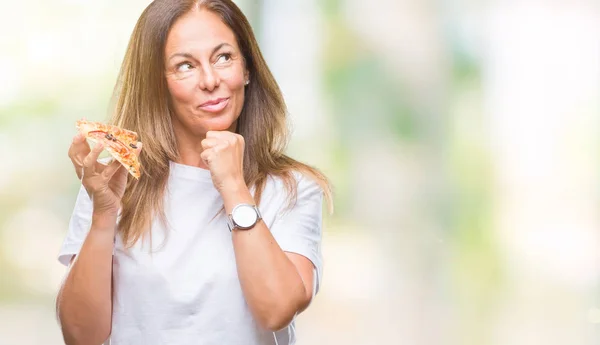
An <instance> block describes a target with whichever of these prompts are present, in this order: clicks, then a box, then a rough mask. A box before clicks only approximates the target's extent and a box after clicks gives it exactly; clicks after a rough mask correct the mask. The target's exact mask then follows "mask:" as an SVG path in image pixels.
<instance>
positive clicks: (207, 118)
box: [165, 9, 249, 136]
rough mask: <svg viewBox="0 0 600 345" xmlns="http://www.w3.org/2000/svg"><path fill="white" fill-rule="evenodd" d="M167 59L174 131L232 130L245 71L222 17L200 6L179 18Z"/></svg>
mask: <svg viewBox="0 0 600 345" xmlns="http://www.w3.org/2000/svg"><path fill="white" fill-rule="evenodd" d="M165 59H166V60H165V68H166V77H167V84H168V88H169V93H170V97H171V104H172V106H173V110H174V113H175V114H174V116H173V127H174V130H175V133H176V135H177V134H183V132H185V133H187V134H190V135H194V136H204V135H205V134H206V132H207V131H222V130H230V131H234V130H235V127H236V123H237V118H238V117H239V115H240V112H241V111H242V107H243V105H244V88H245V82H246V80H247V79H248V77H249V76H248V72H247V70H246V68H245V63H244V59H243V57H242V54H241V52H240V49H239V47H238V44H237V41H236V39H235V35H234V33H233V31H231V29H230V28H229V27H228V26H227V25H225V24H224V23H223V22H222V21H221V18H220V17H219V16H218V15H216V14H214V13H212V12H210V11H208V10H204V9H203V10H193V11H191V12H189V13H187V14H186V15H184V16H183V17H181V18H179V19H178V20H177V21H176V22H175V24H174V25H173V27H172V28H171V31H170V32H169V35H168V36H167V42H166V46H165Z"/></svg>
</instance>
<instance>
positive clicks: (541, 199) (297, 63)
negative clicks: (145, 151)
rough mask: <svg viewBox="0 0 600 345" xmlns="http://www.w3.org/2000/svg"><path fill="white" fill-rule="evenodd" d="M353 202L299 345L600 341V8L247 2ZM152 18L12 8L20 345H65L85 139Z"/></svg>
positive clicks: (10, 160)
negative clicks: (72, 153)
mask: <svg viewBox="0 0 600 345" xmlns="http://www.w3.org/2000/svg"><path fill="white" fill-rule="evenodd" d="M236 3H238V4H239V5H240V7H242V9H243V10H244V12H245V13H246V14H247V15H248V17H249V19H250V21H251V22H252V24H253V26H254V28H255V30H256V34H257V36H258V38H259V41H260V44H261V47H262V49H263V53H264V55H265V57H266V59H267V62H268V63H269V66H270V68H271V69H272V72H273V73H274V74H275V77H276V78H277V80H278V82H279V83H280V86H281V88H282V90H283V92H284V95H285V97H286V101H287V103H288V106H289V111H290V116H291V119H292V121H293V125H294V135H293V139H292V142H291V143H290V149H289V151H290V154H291V155H292V156H294V157H296V158H299V159H301V160H303V161H306V162H308V163H310V164H313V165H316V166H317V167H319V168H321V169H322V170H323V171H324V172H325V173H326V174H327V175H328V176H329V177H330V178H331V180H332V182H333V184H334V187H335V204H336V212H335V214H334V215H333V216H330V217H328V218H327V219H326V220H325V233H324V240H323V251H324V256H325V272H324V281H323V288H322V290H321V292H320V294H319V295H318V297H317V298H316V300H315V301H314V302H313V304H312V306H311V307H310V308H309V309H308V310H307V311H306V312H305V313H303V314H302V315H301V316H300V317H299V322H298V332H299V341H298V344H299V345H306V344H345V345H359V344H360V345H362V344H428V345H429V344H432V345H433V344H457V345H483V344H490V345H500V344H502V345H505V344H506V345H508V344H510V345H515V344H519V345H520V344H523V345H531V344H545V345H554V344H557V345H558V344H598V343H600V250H599V249H600V231H599V226H600V214H599V213H598V210H599V206H600V184H599V182H598V180H599V177H600V158H599V157H600V155H599V154H600V143H599V140H598V138H599V137H600V136H599V134H600V133H599V129H600V102H599V100H598V99H599V97H598V95H600V67H599V62H600V44H599V42H600V3H599V2H598V1H597V0H580V1H577V2H573V1H566V0H562V1H561V0H558V1H552V2H543V1H534V0H523V1H500V0H497V1H492V0H482V1H472V0H445V1H432V0H372V1H369V2H367V1H359V0H323V1H317V0H262V1H250V0H246V1H242V0H239V1H236ZM148 4H149V1H147V0H146V1H142V0H128V1H116V0H103V1H78V0H55V1H51V2H49V1H41V0H32V1H23V2H15V1H7V0H0V157H1V159H0V345H12V344H21V345H33V344H36V345H37V344H62V340H61V336H60V331H59V328H58V325H57V323H56V320H55V317H54V298H55V294H56V292H57V290H58V287H59V285H60V282H61V279H62V277H63V275H64V273H65V269H64V268H63V267H62V266H61V265H60V264H59V263H58V262H57V260H56V255H57V253H58V250H59V247H60V244H61V242H62V240H63V236H64V235H65V233H66V231H67V225H68V220H69V217H70V213H71V211H72V208H73V205H74V201H75V197H76V192H77V190H78V188H79V183H78V182H79V181H78V180H77V178H76V176H75V174H74V172H73V169H72V167H71V164H70V161H69V159H68V157H67V149H68V146H69V143H70V140H71V138H72V136H73V135H74V134H75V127H74V126H75V121H76V120H77V119H79V118H82V117H86V118H88V119H92V120H104V119H106V117H107V111H108V104H109V99H110V95H111V91H112V87H113V84H114V82H115V78H116V74H117V71H118V68H119V65H120V62H121V59H122V57H123V54H124V50H125V46H126V44H127V41H128V39H129V35H130V33H131V31H132V29H133V26H134V25H135V22H136V20H137V18H138V16H139V15H140V14H141V12H142V10H143V8H145V7H146V6H147V5H148Z"/></svg>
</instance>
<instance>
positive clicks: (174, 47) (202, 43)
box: [165, 9, 237, 55]
mask: <svg viewBox="0 0 600 345" xmlns="http://www.w3.org/2000/svg"><path fill="white" fill-rule="evenodd" d="M221 43H229V44H230V45H232V46H234V47H237V43H236V39H235V35H234V33H233V31H232V30H231V29H230V28H229V27H228V26H227V25H225V23H223V21H222V20H221V17H219V16H218V15H217V14H215V13H213V12H211V11H208V10H205V9H200V10H192V11H190V12H188V13H186V14H184V15H183V16H182V17H180V18H179V19H178V20H177V21H176V22H175V23H174V24H173V26H172V27H171V30H170V31H169V35H168V36H167V42H166V46H165V51H166V52H167V55H169V53H173V52H175V51H180V50H186V51H194V52H199V53H200V52H204V51H211V50H212V49H213V48H214V47H215V46H217V45H219V44H221Z"/></svg>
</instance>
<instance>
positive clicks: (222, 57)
mask: <svg viewBox="0 0 600 345" xmlns="http://www.w3.org/2000/svg"><path fill="white" fill-rule="evenodd" d="M229 61H231V54H230V53H224V54H221V55H219V56H218V57H217V61H216V62H215V63H226V62H229Z"/></svg>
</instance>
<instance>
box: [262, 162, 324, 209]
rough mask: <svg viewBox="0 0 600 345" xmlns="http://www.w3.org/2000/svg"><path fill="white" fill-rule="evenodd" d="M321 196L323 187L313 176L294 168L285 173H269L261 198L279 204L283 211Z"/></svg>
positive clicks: (319, 198) (318, 198)
mask: <svg viewBox="0 0 600 345" xmlns="http://www.w3.org/2000/svg"><path fill="white" fill-rule="evenodd" d="M322 197H323V189H322V187H321V186H320V185H319V183H317V181H316V180H315V179H314V178H313V177H311V176H307V175H306V174H303V173H302V172H300V171H296V170H294V171H290V173H288V174H287V175H269V176H268V177H267V181H266V184H265V188H264V190H263V193H262V198H261V199H262V200H264V202H266V203H274V204H277V205H280V206H281V210H282V211H283V210H285V209H290V208H293V207H295V206H297V205H299V204H303V203H305V202H307V201H310V200H319V201H320V200H321V199H322Z"/></svg>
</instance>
